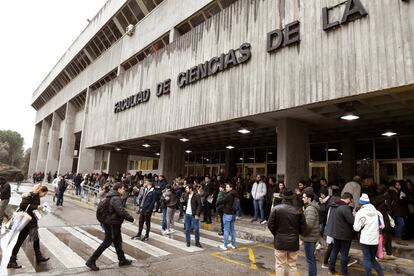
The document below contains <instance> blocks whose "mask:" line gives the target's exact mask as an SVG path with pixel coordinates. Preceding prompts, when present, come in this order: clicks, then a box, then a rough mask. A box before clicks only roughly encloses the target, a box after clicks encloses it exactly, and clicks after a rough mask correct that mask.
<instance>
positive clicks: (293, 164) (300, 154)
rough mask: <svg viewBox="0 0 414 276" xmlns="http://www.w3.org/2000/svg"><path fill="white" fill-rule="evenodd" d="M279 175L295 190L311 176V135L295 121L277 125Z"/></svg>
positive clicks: (284, 121) (286, 121) (282, 122)
mask: <svg viewBox="0 0 414 276" xmlns="http://www.w3.org/2000/svg"><path fill="white" fill-rule="evenodd" d="M276 132H277V174H278V179H283V180H284V183H285V185H286V187H289V188H291V189H293V188H294V187H295V186H296V184H297V183H298V181H299V180H301V179H307V178H308V174H309V133H308V128H307V126H306V125H305V124H304V123H302V122H300V121H297V120H294V119H289V118H285V119H281V120H280V121H278V123H277V128H276Z"/></svg>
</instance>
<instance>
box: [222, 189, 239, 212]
mask: <svg viewBox="0 0 414 276" xmlns="http://www.w3.org/2000/svg"><path fill="white" fill-rule="evenodd" d="M236 198H239V195H238V194H237V192H236V191H235V190H232V191H231V192H229V193H226V195H225V196H224V197H223V200H222V201H221V202H222V204H223V214H226V215H234V214H235V213H236V212H235V211H234V210H233V203H234V200H235V199H236Z"/></svg>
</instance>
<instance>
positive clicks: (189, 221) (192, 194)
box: [183, 184, 202, 247]
mask: <svg viewBox="0 0 414 276" xmlns="http://www.w3.org/2000/svg"><path fill="white" fill-rule="evenodd" d="M185 191H186V194H185V195H184V201H183V204H184V206H185V209H184V210H185V217H184V224H185V240H186V242H187V247H189V246H190V229H191V227H193V228H194V236H195V245H196V246H197V247H201V244H200V224H199V221H200V214H201V209H202V206H201V198H200V195H199V194H198V193H197V192H196V191H194V190H193V185H191V184H190V185H188V186H187V187H186V188H185Z"/></svg>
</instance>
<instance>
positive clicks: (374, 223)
mask: <svg viewBox="0 0 414 276" xmlns="http://www.w3.org/2000/svg"><path fill="white" fill-rule="evenodd" d="M380 228H381V229H382V228H384V219H383V217H382V214H381V213H380V212H378V211H377V209H375V207H374V205H372V204H364V205H362V206H361V209H359V211H358V212H357V213H356V215H355V222H354V230H355V231H357V232H359V231H361V236H360V240H359V242H360V243H361V244H365V245H377V244H378V240H379V229H380Z"/></svg>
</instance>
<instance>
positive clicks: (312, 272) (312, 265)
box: [304, 242, 317, 276]
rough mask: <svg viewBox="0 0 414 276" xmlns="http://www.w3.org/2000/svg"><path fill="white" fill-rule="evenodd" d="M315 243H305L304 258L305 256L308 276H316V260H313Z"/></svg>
mask: <svg viewBox="0 0 414 276" xmlns="http://www.w3.org/2000/svg"><path fill="white" fill-rule="evenodd" d="M315 245H316V243H315V242H305V244H304V248H305V256H306V262H307V263H308V271H309V274H308V275H309V276H316V275H317V270H316V258H315Z"/></svg>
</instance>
